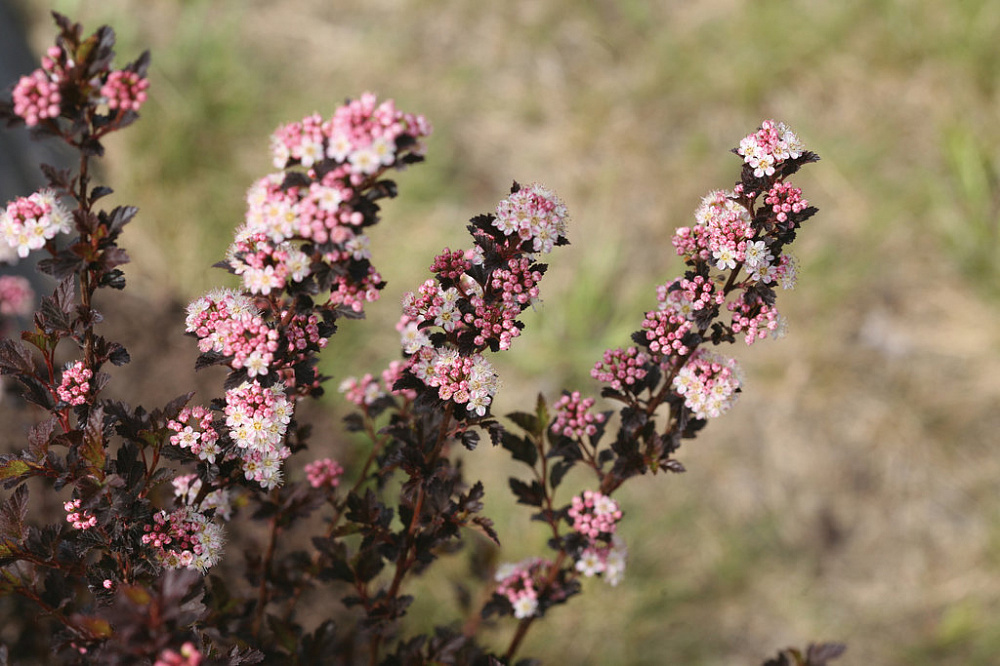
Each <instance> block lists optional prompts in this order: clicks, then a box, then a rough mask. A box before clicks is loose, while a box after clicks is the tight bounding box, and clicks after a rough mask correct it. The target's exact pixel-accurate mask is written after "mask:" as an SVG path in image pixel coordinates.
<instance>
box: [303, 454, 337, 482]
mask: <svg viewBox="0 0 1000 666" xmlns="http://www.w3.org/2000/svg"><path fill="white" fill-rule="evenodd" d="M343 474H344V468H343V466H341V464H340V463H338V462H337V461H336V460H333V459H332V458H321V459H320V460H314V461H313V462H311V463H308V464H307V465H306V479H308V481H309V485H310V486H312V487H313V488H323V487H327V488H336V487H337V486H339V485H340V477H341V476H343Z"/></svg>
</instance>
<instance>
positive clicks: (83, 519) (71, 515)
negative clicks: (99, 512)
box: [63, 499, 97, 530]
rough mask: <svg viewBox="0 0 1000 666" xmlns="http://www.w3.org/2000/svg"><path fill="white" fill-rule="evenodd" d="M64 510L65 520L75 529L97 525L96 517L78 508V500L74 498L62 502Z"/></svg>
mask: <svg viewBox="0 0 1000 666" xmlns="http://www.w3.org/2000/svg"><path fill="white" fill-rule="evenodd" d="M63 509H65V510H66V514H67V515H66V522H67V523H70V524H71V525H73V529H75V530H89V529H90V528H91V527H96V526H97V517H96V516H94V515H92V514H90V513H89V512H87V511H81V510H80V500H79V499H74V500H70V501H68V502H66V503H65V504H63Z"/></svg>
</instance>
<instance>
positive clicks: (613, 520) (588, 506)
mask: <svg viewBox="0 0 1000 666" xmlns="http://www.w3.org/2000/svg"><path fill="white" fill-rule="evenodd" d="M568 513H569V517H570V518H571V519H572V525H573V529H574V530H575V531H577V532H579V533H580V534H582V535H583V536H585V537H587V539H589V540H590V541H591V542H596V541H598V540H600V541H607V540H608V539H610V538H611V537H612V536H613V535H614V533H615V530H616V529H617V528H618V521H619V520H621V517H622V512H621V509H619V508H618V502H616V501H615V500H613V499H611V498H610V497H608V496H607V495H604V494H602V493H600V492H597V491H594V490H585V491H584V492H583V494H582V495H577V496H576V497H574V498H573V501H572V503H571V504H570V507H569V512H568Z"/></svg>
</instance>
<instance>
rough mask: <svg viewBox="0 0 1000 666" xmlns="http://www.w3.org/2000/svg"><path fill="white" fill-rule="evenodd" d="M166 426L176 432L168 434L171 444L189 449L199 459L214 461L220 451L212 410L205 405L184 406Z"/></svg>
mask: <svg viewBox="0 0 1000 666" xmlns="http://www.w3.org/2000/svg"><path fill="white" fill-rule="evenodd" d="M167 427H168V428H170V429H171V430H173V431H174V432H175V433H176V434H174V435H171V436H170V443H171V444H173V445H174V446H179V447H181V448H182V449H190V450H191V453H193V454H194V455H196V456H198V458H200V459H201V460H206V461H208V462H210V463H214V462H215V461H216V458H217V457H218V456H219V454H220V453H221V449H220V447H219V433H218V432H217V431H216V430H215V427H214V426H213V425H212V412H211V410H209V409H207V408H205V407H201V406H195V407H190V408H188V407H185V408H184V409H182V410H181V412H180V414H178V415H177V419H176V420H171V421H169V422H168V423H167Z"/></svg>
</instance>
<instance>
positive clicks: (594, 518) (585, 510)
mask: <svg viewBox="0 0 1000 666" xmlns="http://www.w3.org/2000/svg"><path fill="white" fill-rule="evenodd" d="M567 513H568V515H569V518H570V519H571V521H572V525H573V530H574V531H576V532H578V533H580V534H582V535H583V536H584V537H586V539H587V545H586V546H585V547H584V548H583V550H581V551H580V552H579V553H578V554H577V556H576V565H575V566H576V570H577V571H579V572H580V573H582V574H583V575H584V576H587V577H588V578H589V577H591V576H597V575H600V576H602V578H604V580H605V581H606V582H608V583H610V584H611V585H617V584H618V583H619V582H621V579H622V577H623V576H624V575H625V560H626V556H627V553H628V551H627V550H626V548H625V543H624V542H623V541H622V540H621V538H620V537H619V536H618V535H617V534H615V532H616V531H617V529H618V522H619V521H620V520H621V518H622V511H621V509H620V508H619V507H618V502H616V501H615V500H613V499H611V498H610V497H608V496H607V495H604V494H603V493H600V492H597V491H593V490H585V491H584V492H583V494H582V495H577V496H576V497H574V498H573V501H572V503H571V504H570V507H569V511H568V512H567Z"/></svg>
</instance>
